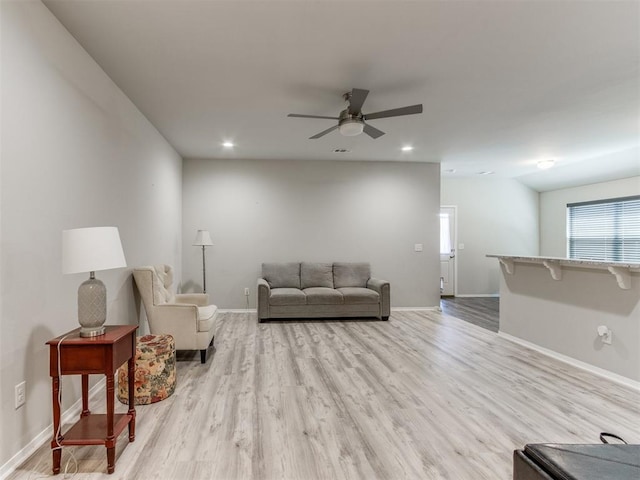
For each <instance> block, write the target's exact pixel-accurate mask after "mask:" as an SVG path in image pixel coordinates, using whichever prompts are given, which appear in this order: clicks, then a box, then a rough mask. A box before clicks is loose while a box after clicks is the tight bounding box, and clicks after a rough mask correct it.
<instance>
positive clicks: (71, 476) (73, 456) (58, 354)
mask: <svg viewBox="0 0 640 480" xmlns="http://www.w3.org/2000/svg"><path fill="white" fill-rule="evenodd" d="M69 335H70V334H67V335H65V336H64V337H62V338H61V339H60V341H59V342H58V345H57V346H56V350H57V359H58V361H57V363H58V378H59V379H61V378H62V367H61V366H60V346H61V345H62V342H63V341H64V340H65V339H66V338H67V337H68V336H69ZM57 401H58V409H60V408H61V407H62V381H59V383H58V398H57ZM61 432H62V414H60V421H59V422H58V428H57V430H56V432H55V435H54V439H55V442H56V446H55V447H52V448H51V451H52V452H53V451H54V450H61V451H62V450H63V447H64V445H61V444H60V441H59V440H58V438H59V437H60V433H61ZM67 451H68V452H69V455H71V458H69V459H68V460H67V463H66V464H65V466H64V473H63V477H62V478H64V479H71V478H73V477H74V476H75V475H76V474H77V473H78V460H77V459H76V457H75V455H74V454H73V451H72V450H69V449H67ZM45 458H46V457H44V456H43V457H42V458H41V459H40V460H39V461H38V463H37V464H36V466H35V467H34V469H33V471H32V472H31V474H30V475H29V479H30V480H31V479H39V478H49V477H52V476H54V475H50V474H44V473H43V474H41V475H39V476H37V477H34V476H33V474H34V473H36V472H37V471H38V468H40V464H41V463H42V461H43V460H44V459H45ZM72 460H73V463H74V466H75V471H74V472H71V475H70V476H68V474H69V473H70V472H69V464H70V463H71V461H72Z"/></svg>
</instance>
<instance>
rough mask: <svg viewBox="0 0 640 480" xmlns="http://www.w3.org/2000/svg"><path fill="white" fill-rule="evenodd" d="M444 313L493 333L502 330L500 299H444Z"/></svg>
mask: <svg viewBox="0 0 640 480" xmlns="http://www.w3.org/2000/svg"><path fill="white" fill-rule="evenodd" d="M440 308H441V309H442V313H444V314H445V315H450V316H452V317H456V318H459V319H460V320H464V321H465V322H469V323H473V324H474V325H478V326H479V327H482V328H486V329H487V330H491V331H492V332H497V331H498V330H499V329H500V299H499V298H498V297H442V298H441V299H440Z"/></svg>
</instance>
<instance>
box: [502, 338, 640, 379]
mask: <svg viewBox="0 0 640 480" xmlns="http://www.w3.org/2000/svg"><path fill="white" fill-rule="evenodd" d="M498 335H499V336H500V337H502V338H504V339H506V340H509V341H511V342H513V343H517V344H519V345H522V346H523V347H527V348H530V349H531V350H535V351H536V352H540V353H542V354H543V355H547V356H548V357H551V358H555V359H556V360H560V361H561V362H564V363H567V364H569V365H571V366H573V367H577V368H580V369H582V370H586V371H587V372H589V373H593V374H595V375H598V376H599V377H603V378H606V379H607V380H611V381H612V382H615V383H618V384H620V385H624V386H625V387H629V388H632V389H633V390H637V391H640V382H637V381H635V380H633V379H631V378H627V377H624V376H622V375H618V374H617V373H613V372H610V371H609V370H605V369H604V368H600V367H596V366H595V365H591V364H590V363H586V362H583V361H581V360H577V359H575V358H572V357H569V356H567V355H563V354H561V353H558V352H554V351H553V350H549V349H548V348H544V347H541V346H540V345H536V344H535V343H531V342H527V341H526V340H522V339H521V338H518V337H514V336H513V335H509V334H508V333H504V332H502V331H499V332H498Z"/></svg>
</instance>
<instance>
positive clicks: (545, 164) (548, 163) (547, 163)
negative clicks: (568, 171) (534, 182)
mask: <svg viewBox="0 0 640 480" xmlns="http://www.w3.org/2000/svg"><path fill="white" fill-rule="evenodd" d="M555 163H556V162H555V160H540V161H539V162H538V168H539V169H540V170H546V169H548V168H551V167H553V166H554V165H555Z"/></svg>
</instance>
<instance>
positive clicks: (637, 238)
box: [567, 195, 640, 262]
mask: <svg viewBox="0 0 640 480" xmlns="http://www.w3.org/2000/svg"><path fill="white" fill-rule="evenodd" d="M567 217H568V218H567V240H568V250H569V258H576V259H586V260H604V261H610V262H640V195H638V196H633V197H626V198H615V199H609V200H598V201H594V202H583V203H570V204H568V205H567Z"/></svg>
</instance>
